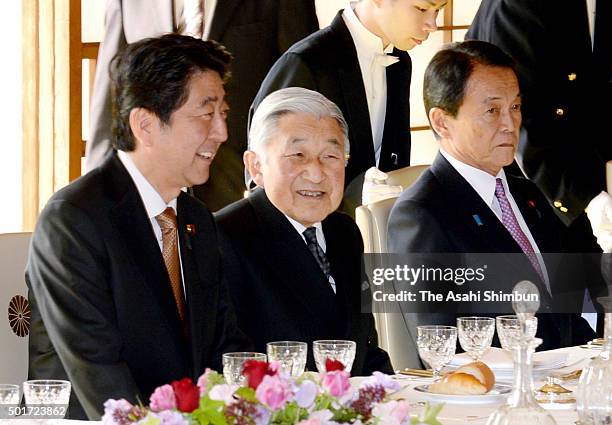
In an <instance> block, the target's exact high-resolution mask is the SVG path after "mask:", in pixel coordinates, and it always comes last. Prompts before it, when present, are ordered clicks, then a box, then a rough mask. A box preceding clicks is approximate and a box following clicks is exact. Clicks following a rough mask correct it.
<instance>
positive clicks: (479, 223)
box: [472, 214, 484, 226]
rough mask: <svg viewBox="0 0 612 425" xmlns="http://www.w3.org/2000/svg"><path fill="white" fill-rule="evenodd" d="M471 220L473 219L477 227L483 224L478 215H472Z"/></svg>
mask: <svg viewBox="0 0 612 425" xmlns="http://www.w3.org/2000/svg"><path fill="white" fill-rule="evenodd" d="M472 218H473V219H474V221H475V222H476V224H477V225H479V226H482V225H483V224H484V223H483V222H482V220H481V219H480V216H479V215H478V214H474V215H473V216H472Z"/></svg>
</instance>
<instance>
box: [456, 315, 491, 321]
mask: <svg viewBox="0 0 612 425" xmlns="http://www.w3.org/2000/svg"><path fill="white" fill-rule="evenodd" d="M460 320H466V321H467V320H470V321H474V322H495V318H494V317H480V316H466V317H457V322H459V321H460Z"/></svg>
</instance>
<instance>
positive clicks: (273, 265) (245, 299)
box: [215, 87, 393, 375]
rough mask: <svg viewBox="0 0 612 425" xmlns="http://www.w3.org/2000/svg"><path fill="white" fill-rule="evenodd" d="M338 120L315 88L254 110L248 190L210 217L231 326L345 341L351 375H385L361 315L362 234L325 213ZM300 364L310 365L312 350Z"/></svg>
mask: <svg viewBox="0 0 612 425" xmlns="http://www.w3.org/2000/svg"><path fill="white" fill-rule="evenodd" d="M348 143H349V142H348V138H347V126H346V122H345V121H344V118H343V116H342V113H341V112H340V110H339V109H338V107H337V106H336V105H335V104H333V103H332V102H330V101H329V100H328V99H326V98H325V97H324V96H323V95H321V94H319V93H317V92H313V91H311V90H307V89H303V88H298V87H292V88H286V89H282V90H279V91H277V92H275V93H273V94H271V95H269V96H268V97H267V98H266V99H265V100H264V101H263V102H262V103H261V105H260V107H259V108H258V109H257V112H256V113H255V115H254V117H253V121H252V125H251V129H250V133H249V150H248V151H247V152H246V153H245V155H244V161H245V165H246V167H247V169H248V170H249V172H250V174H251V176H253V179H254V180H255V182H256V183H257V185H258V188H257V189H256V190H255V192H254V193H252V194H251V195H250V196H249V197H248V198H247V199H243V200H241V201H238V202H236V203H234V204H232V205H230V206H228V207H226V208H224V209H222V210H221V211H219V212H218V213H217V214H216V215H215V219H216V221H217V224H218V226H219V230H220V234H221V247H222V256H223V258H224V272H225V273H226V275H225V276H226V278H227V279H228V283H229V288H230V293H231V297H232V300H233V301H234V304H235V306H236V313H237V316H238V324H239V326H240V327H241V329H243V330H244V331H245V333H246V334H247V335H248V336H249V337H251V338H252V340H253V342H254V345H255V348H256V350H259V351H265V349H266V343H267V342H271V341H279V340H294V341H303V342H307V343H311V342H312V341H315V340H318V339H348V340H353V341H355V342H356V343H357V353H356V356H355V362H354V363H353V368H352V373H353V374H354V375H362V374H370V373H372V372H373V371H376V370H380V371H383V372H388V373H392V371H393V369H392V368H391V364H390V362H389V357H388V355H387V353H386V352H384V351H383V350H381V349H380V348H379V347H378V345H377V334H376V330H375V328H374V320H373V316H372V315H371V314H362V313H361V302H362V291H368V286H367V285H362V280H361V270H362V260H361V255H362V253H363V241H362V239H361V234H360V233H359V229H358V228H357V225H356V224H355V223H354V222H353V220H351V219H350V218H349V217H348V216H346V215H344V214H342V213H338V212H335V210H336V209H337V208H338V205H339V204H340V201H341V199H342V193H343V182H344V167H345V164H346V162H345V157H346V155H347V154H348V151H349V144H348ZM307 366H308V368H309V369H311V370H313V369H314V368H315V365H314V361H313V356H312V353H309V357H308V363H307Z"/></svg>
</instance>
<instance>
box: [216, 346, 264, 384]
mask: <svg viewBox="0 0 612 425" xmlns="http://www.w3.org/2000/svg"><path fill="white" fill-rule="evenodd" d="M222 360H223V377H224V378H225V382H227V383H228V384H230V385H240V386H244V385H245V384H246V377H245V376H244V375H243V374H242V370H243V369H244V363H245V362H246V361H247V360H257V361H260V362H265V361H266V355H265V354H264V353H253V352H236V353H225V354H223V356H222Z"/></svg>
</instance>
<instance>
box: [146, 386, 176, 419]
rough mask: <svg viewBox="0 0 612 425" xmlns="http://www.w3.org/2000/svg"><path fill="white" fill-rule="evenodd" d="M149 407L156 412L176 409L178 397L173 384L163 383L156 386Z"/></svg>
mask: <svg viewBox="0 0 612 425" xmlns="http://www.w3.org/2000/svg"><path fill="white" fill-rule="evenodd" d="M149 407H151V410H152V411H154V412H161V411H162V410H173V409H176V397H175V396H174V390H173V389H172V385H167V384H166V385H162V386H161V387H157V388H155V391H153V394H151V398H150V399H149Z"/></svg>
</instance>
